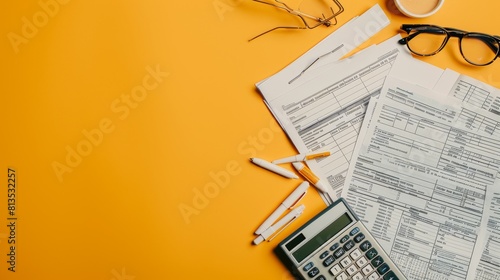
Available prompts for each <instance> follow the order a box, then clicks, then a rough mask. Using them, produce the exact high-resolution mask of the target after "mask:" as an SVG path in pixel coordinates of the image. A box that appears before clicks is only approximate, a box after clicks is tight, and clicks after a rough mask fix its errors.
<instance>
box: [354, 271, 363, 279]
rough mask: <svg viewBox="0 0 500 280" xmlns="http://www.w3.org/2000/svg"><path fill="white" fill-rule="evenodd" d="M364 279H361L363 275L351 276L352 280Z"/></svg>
mask: <svg viewBox="0 0 500 280" xmlns="http://www.w3.org/2000/svg"><path fill="white" fill-rule="evenodd" d="M364 279H365V278H364V277H363V274H361V273H359V272H358V273H356V274H354V276H352V280H364Z"/></svg>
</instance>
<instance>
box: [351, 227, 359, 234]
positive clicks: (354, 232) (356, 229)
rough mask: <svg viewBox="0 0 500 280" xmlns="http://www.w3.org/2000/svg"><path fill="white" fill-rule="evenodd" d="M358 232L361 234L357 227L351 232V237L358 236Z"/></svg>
mask: <svg viewBox="0 0 500 280" xmlns="http://www.w3.org/2000/svg"><path fill="white" fill-rule="evenodd" d="M358 232H359V227H355V228H353V229H352V230H351V232H349V235H350V236H353V235H355V234H356V233H358Z"/></svg>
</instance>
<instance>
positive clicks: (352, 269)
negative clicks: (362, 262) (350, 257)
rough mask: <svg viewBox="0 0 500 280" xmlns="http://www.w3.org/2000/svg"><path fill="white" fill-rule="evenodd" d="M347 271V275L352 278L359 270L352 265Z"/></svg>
mask: <svg viewBox="0 0 500 280" xmlns="http://www.w3.org/2000/svg"><path fill="white" fill-rule="evenodd" d="M345 271H347V274H349V276H352V275H353V274H354V273H356V272H358V268H357V267H356V266H355V265H351V266H350V267H348V268H347V269H346V270H345Z"/></svg>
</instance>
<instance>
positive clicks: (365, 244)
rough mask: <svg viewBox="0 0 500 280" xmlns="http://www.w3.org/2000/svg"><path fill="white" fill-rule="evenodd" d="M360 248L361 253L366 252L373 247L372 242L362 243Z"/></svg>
mask: <svg viewBox="0 0 500 280" xmlns="http://www.w3.org/2000/svg"><path fill="white" fill-rule="evenodd" d="M359 247H360V248H361V251H363V252H366V250H368V249H370V248H371V247H372V244H371V243H370V241H368V240H367V241H365V242H363V243H361V245H359Z"/></svg>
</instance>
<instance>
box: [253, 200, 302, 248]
mask: <svg viewBox="0 0 500 280" xmlns="http://www.w3.org/2000/svg"><path fill="white" fill-rule="evenodd" d="M305 208H306V207H305V206H304V205H299V206H297V208H295V209H293V210H292V211H290V213H288V214H286V215H285V217H283V218H281V219H280V220H279V221H277V222H276V224H274V225H272V226H270V227H268V228H267V229H266V230H265V231H264V232H263V233H261V234H260V235H259V236H258V237H257V238H255V239H254V240H253V244H255V245H258V244H260V243H261V242H262V241H264V240H268V241H271V240H272V239H273V238H274V237H275V236H276V235H278V233H280V232H281V231H282V230H284V229H285V228H286V227H287V226H288V225H289V224H290V223H291V222H293V221H294V220H295V219H297V218H298V217H299V216H300V215H302V213H303V212H304V209H305Z"/></svg>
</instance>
